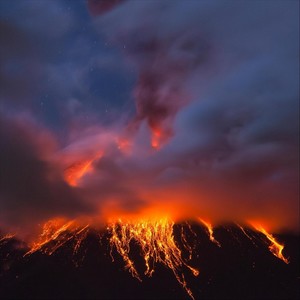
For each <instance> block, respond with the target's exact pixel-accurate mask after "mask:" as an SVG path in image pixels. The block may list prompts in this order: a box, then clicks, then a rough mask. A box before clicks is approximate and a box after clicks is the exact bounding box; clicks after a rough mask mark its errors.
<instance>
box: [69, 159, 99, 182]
mask: <svg viewBox="0 0 300 300" xmlns="http://www.w3.org/2000/svg"><path fill="white" fill-rule="evenodd" d="M101 156H102V153H101V154H98V155H97V156H96V157H94V158H92V159H87V160H82V161H78V162H75V163H73V164H71V165H70V166H69V167H67V168H66V169H65V170H64V179H65V181H66V182H67V183H68V184H69V185H71V186H77V185H78V182H79V180H80V179H81V178H82V177H83V176H84V175H86V174H88V173H90V172H91V171H92V170H93V167H92V164H93V162H94V161H95V160H97V159H99V158H100V157H101Z"/></svg>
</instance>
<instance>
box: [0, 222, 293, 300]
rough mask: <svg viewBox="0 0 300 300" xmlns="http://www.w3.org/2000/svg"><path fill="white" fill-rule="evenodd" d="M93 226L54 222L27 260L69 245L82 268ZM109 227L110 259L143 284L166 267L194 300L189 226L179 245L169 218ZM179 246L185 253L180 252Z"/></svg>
mask: <svg viewBox="0 0 300 300" xmlns="http://www.w3.org/2000/svg"><path fill="white" fill-rule="evenodd" d="M198 221H200V222H201V223H202V224H203V225H204V226H205V228H206V231H207V233H208V236H209V239H210V241H211V242H213V243H215V244H216V245H217V246H218V247H221V246H220V243H219V242H218V241H217V240H216V239H215V237H214V235H213V234H214V232H213V227H212V225H211V224H210V223H209V222H207V221H204V220H203V219H201V218H198ZM90 222H91V223H90ZM89 224H92V226H93V224H97V223H96V222H95V223H94V222H93V220H92V219H89V222H87V221H86V220H83V219H80V221H79V220H67V219H64V218H57V219H52V220H50V221H48V222H46V223H45V224H44V225H43V227H42V232H41V234H40V235H39V237H38V238H37V240H36V241H34V242H33V243H32V244H31V248H30V250H29V251H27V252H26V253H25V254H24V256H28V255H32V254H33V253H35V252H42V253H44V254H47V255H52V254H53V253H54V252H56V251H57V250H58V249H60V248H61V247H62V246H64V245H68V247H70V248H71V249H72V251H73V256H74V258H75V260H74V259H73V262H74V263H75V264H76V265H78V264H77V262H78V261H77V260H78V258H79V259H80V260H81V261H82V259H83V258H84V255H83V257H81V256H82V255H81V254H82V252H81V251H79V250H80V248H81V246H82V244H83V241H84V240H85V239H86V238H87V235H88V233H89V232H90V230H91V229H92V228H93V227H92V226H90V225H89ZM107 224H108V225H107V228H106V229H107V232H108V241H109V245H110V255H111V257H112V260H113V261H114V255H115V254H116V253H118V254H119V255H120V256H121V257H122V259H123V261H124V262H125V268H126V269H127V270H128V271H129V272H130V274H131V275H132V276H133V277H135V278H137V279H138V280H139V281H142V275H141V273H144V275H145V276H148V277H151V276H152V274H153V273H154V271H155V268H156V266H157V264H162V265H164V266H165V267H167V268H168V269H170V270H171V271H172V272H173V274H174V275H175V277H176V279H177V281H178V282H179V283H180V285H181V286H182V287H183V289H184V290H185V291H186V292H187V294H188V295H189V296H190V297H191V298H192V299H194V296H193V293H192V291H191V289H190V288H189V287H188V284H187V281H186V279H185V274H186V272H191V273H192V274H193V275H194V276H198V275H199V271H198V270H197V269H195V268H193V267H192V266H191V265H190V264H189V261H190V260H191V259H192V255H193V247H192V246H191V245H190V243H189V240H190V238H188V237H189V235H188V232H187V231H186V230H189V231H190V233H191V234H193V238H192V239H194V238H195V239H196V238H197V235H196V233H195V232H194V231H193V230H192V227H191V225H190V224H189V223H188V222H186V223H185V224H186V226H185V225H184V226H183V225H178V227H177V225H176V230H177V229H179V231H176V232H178V233H179V234H178V236H177V237H178V238H179V240H178V241H176V239H175V236H174V228H175V223H174V221H172V219H170V218H169V217H152V218H150V217H144V218H142V217H134V218H123V219H121V218H114V219H112V220H111V221H109V222H108V223H107ZM251 225H252V226H253V227H254V228H255V229H256V230H257V231H258V232H260V233H262V234H263V235H264V236H265V237H266V238H267V240H268V241H269V242H270V245H269V249H270V251H271V253H272V254H273V255H275V256H276V257H278V258H279V259H281V260H283V261H284V262H285V263H289V261H288V260H287V258H285V257H284V255H283V253H282V251H283V248H284V245H282V244H280V243H278V242H277V241H276V239H275V238H274V237H273V235H271V234H270V233H268V232H267V231H266V229H265V228H264V227H262V226H261V225H257V224H253V223H251ZM237 226H238V227H239V228H240V229H241V231H242V232H243V233H244V234H245V235H246V236H247V237H248V238H249V239H250V240H251V241H252V242H253V243H255V244H256V242H255V240H258V241H264V239H261V237H259V236H258V235H257V234H255V233H254V234H251V235H250V233H249V234H248V232H247V231H246V229H244V228H243V227H242V226H240V225H238V224H237ZM250 232H251V231H250ZM103 233H104V232H103V231H99V232H98V234H99V238H100V239H101V236H102V234H103ZM13 237H14V235H6V236H4V237H2V238H0V243H1V242H2V243H3V242H5V241H6V240H9V239H11V238H13ZM99 241H100V240H99ZM264 242H266V241H264ZM179 245H180V246H181V248H182V249H180V247H179ZM257 245H259V243H257ZM114 250H115V251H114ZM136 251H138V252H139V253H140V255H141V256H142V258H143V262H144V264H142V265H137V264H136V256H135V255H136V254H134V253H136ZM114 252H115V253H114ZM77 254H78V255H79V256H77ZM187 254H188V255H187ZM75 255H76V257H75ZM185 257H188V258H185ZM142 270H143V271H142Z"/></svg>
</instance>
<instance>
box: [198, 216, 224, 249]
mask: <svg viewBox="0 0 300 300" xmlns="http://www.w3.org/2000/svg"><path fill="white" fill-rule="evenodd" d="M198 220H199V221H200V222H201V223H202V224H203V225H204V226H205V227H206V229H207V233H208V236H209V239H210V241H211V242H213V243H215V244H216V245H217V246H218V247H221V245H220V243H219V242H218V241H217V240H216V239H215V237H214V230H213V227H212V225H211V224H210V223H208V222H206V221H204V220H203V219H201V218H198Z"/></svg>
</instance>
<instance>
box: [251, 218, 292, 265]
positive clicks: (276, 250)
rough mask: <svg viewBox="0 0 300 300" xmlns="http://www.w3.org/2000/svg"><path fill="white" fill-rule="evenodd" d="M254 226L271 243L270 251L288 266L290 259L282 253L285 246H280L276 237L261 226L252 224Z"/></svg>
mask: <svg viewBox="0 0 300 300" xmlns="http://www.w3.org/2000/svg"><path fill="white" fill-rule="evenodd" d="M252 226H253V227H254V228H255V229H256V230H257V231H259V232H261V233H262V234H263V235H264V236H265V237H266V238H267V239H268V240H269V242H270V246H269V250H270V251H271V253H272V254H273V255H275V256H276V257H278V258H279V259H281V260H282V261H284V262H285V263H286V264H288V263H289V261H288V259H287V258H286V257H284V255H283V253H282V251H283V249H284V245H283V244H280V243H278V242H277V241H276V239H275V238H274V236H273V235H272V234H270V233H268V232H267V231H266V229H265V228H263V227H262V226H261V225H256V224H254V223H252Z"/></svg>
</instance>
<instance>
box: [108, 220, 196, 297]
mask: <svg viewBox="0 0 300 300" xmlns="http://www.w3.org/2000/svg"><path fill="white" fill-rule="evenodd" d="M173 226H174V222H173V221H171V220H170V219H168V218H161V219H157V220H152V219H151V220H150V219H145V220H143V219H141V220H139V221H137V222H132V221H130V220H121V219H119V220H117V221H115V222H111V223H110V224H109V226H108V230H109V232H110V233H111V238H110V245H111V250H112V249H113V248H115V249H116V250H117V252H118V253H119V254H120V255H121V256H122V258H123V260H124V262H125V264H126V269H128V270H129V272H130V273H131V274H132V276H133V277H136V278H137V279H138V280H140V281H141V276H140V274H139V272H138V271H137V268H136V266H135V264H134V262H133V260H132V259H131V258H130V248H131V245H133V243H135V244H137V245H138V246H139V248H140V250H141V254H142V256H143V258H144V262H145V267H146V270H145V272H144V274H145V275H146V276H149V277H150V276H152V274H153V272H154V268H155V264H156V263H161V264H163V265H165V266H166V267H168V268H170V269H171V270H172V271H173V273H174V275H175V277H176V279H177V280H178V282H179V283H180V284H181V285H182V287H183V288H184V289H185V290H186V292H187V293H188V294H189V296H190V297H191V298H192V299H194V297H193V294H192V291H191V290H190V289H189V288H188V287H187V283H186V280H185V277H184V274H183V271H184V267H186V268H188V269H189V270H190V271H191V272H192V273H193V275H194V276H198V274H199V272H198V270H196V269H194V268H193V267H191V266H190V265H189V264H188V263H187V262H186V260H185V259H184V258H183V257H182V253H181V250H180V249H179V248H178V246H177V244H176V242H175V239H174V235H173ZM181 234H182V235H183V231H182V233H181ZM182 238H184V237H182ZM111 253H112V252H111Z"/></svg>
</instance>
